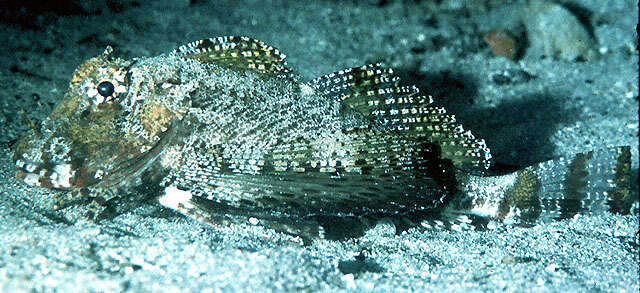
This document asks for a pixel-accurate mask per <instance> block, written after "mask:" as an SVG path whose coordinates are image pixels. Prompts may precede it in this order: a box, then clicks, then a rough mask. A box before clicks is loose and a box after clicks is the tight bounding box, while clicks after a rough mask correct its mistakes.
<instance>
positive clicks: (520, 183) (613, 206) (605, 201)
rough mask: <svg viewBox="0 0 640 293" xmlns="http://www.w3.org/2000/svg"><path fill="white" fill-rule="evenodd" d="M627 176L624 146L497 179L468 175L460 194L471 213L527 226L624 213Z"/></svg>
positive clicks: (628, 202) (630, 197)
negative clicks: (591, 215) (579, 216)
mask: <svg viewBox="0 0 640 293" xmlns="http://www.w3.org/2000/svg"><path fill="white" fill-rule="evenodd" d="M630 172H631V152H630V147H628V146H624V147H616V148H609V149H603V150H597V151H591V152H586V153H580V154H576V155H572V156H568V157H563V158H558V159H555V160H550V161H546V162H542V163H539V164H536V165H533V166H530V167H527V168H525V169H523V170H520V171H517V172H515V173H511V174H507V175H502V176H493V177H479V176H472V175H470V176H469V177H468V180H466V181H465V183H463V184H462V186H461V190H462V191H463V192H465V193H466V194H467V195H468V196H469V197H470V199H471V201H472V204H471V205H472V207H471V210H472V212H475V213H477V214H481V215H485V216H489V217H492V218H494V219H497V220H501V221H504V222H508V223H518V224H524V225H531V224H535V223H537V222H540V221H541V222H545V221H548V220H558V219H566V218H571V217H573V216H575V215H576V214H578V213H586V214H598V213H602V212H604V211H609V212H613V213H621V214H628V213H629V212H630V210H631V207H632V205H633V202H634V200H637V194H635V192H634V191H633V190H632V187H631V174H630Z"/></svg>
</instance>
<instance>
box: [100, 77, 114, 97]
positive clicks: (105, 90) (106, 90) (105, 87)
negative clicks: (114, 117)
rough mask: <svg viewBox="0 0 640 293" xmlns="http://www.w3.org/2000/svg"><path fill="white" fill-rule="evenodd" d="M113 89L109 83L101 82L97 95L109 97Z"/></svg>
mask: <svg viewBox="0 0 640 293" xmlns="http://www.w3.org/2000/svg"><path fill="white" fill-rule="evenodd" d="M114 90H115V87H114V86H113V83H111V82H110V81H103V82H101V83H100V84H98V93H99V94H100V95H101V96H103V97H105V98H106V97H109V96H111V95H112V94H113V91H114Z"/></svg>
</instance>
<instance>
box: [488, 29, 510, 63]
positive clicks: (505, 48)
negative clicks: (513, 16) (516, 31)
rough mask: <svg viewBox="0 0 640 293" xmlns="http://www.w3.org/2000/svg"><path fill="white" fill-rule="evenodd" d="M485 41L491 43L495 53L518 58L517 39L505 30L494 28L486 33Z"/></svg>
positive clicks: (500, 55) (499, 55) (490, 45)
mask: <svg viewBox="0 0 640 293" xmlns="http://www.w3.org/2000/svg"><path fill="white" fill-rule="evenodd" d="M484 41H485V42H486V43H487V44H488V45H489V47H490V48H491V51H492V52H493V55H495V56H498V57H506V58H508V59H511V60H514V59H516V53H517V52H518V48H517V47H516V40H515V39H514V38H513V37H512V36H511V34H509V33H508V32H507V31H504V30H492V31H490V32H488V33H486V34H485V35H484Z"/></svg>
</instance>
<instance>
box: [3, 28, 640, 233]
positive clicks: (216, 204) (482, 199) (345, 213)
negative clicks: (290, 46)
mask: <svg viewBox="0 0 640 293" xmlns="http://www.w3.org/2000/svg"><path fill="white" fill-rule="evenodd" d="M111 51H112V50H111V49H110V48H107V50H106V51H105V52H104V53H103V54H102V55H100V56H98V57H95V58H92V59H89V60H88V61H86V62H85V63H84V64H82V65H80V67H78V69H77V70H76V71H75V73H74V75H73V78H72V79H71V82H70V87H69V90H68V92H67V93H66V94H65V96H64V98H63V99H62V100H61V101H60V103H59V104H58V105H57V106H56V108H55V109H54V110H53V112H52V113H51V115H50V116H49V117H48V118H47V119H46V120H44V121H42V122H40V123H38V124H37V125H35V126H34V127H33V128H34V129H33V130H32V131H31V132H30V133H29V134H28V135H27V136H26V137H24V138H23V139H22V140H20V141H19V142H18V144H17V146H16V150H15V154H14V162H15V164H16V166H17V169H18V171H17V178H18V179H19V180H21V181H23V182H24V183H26V184H29V185H32V186H41V187H46V188H53V189H57V190H64V191H67V192H64V193H61V194H62V196H61V197H60V198H58V199H57V200H58V206H59V207H64V206H68V205H70V204H71V203H82V202H84V203H87V202H88V203H89V204H90V206H91V207H92V208H91V211H90V212H89V213H88V215H87V216H88V217H89V218H92V219H99V218H100V217H101V215H103V214H104V211H105V208H106V207H109V205H110V204H112V203H114V202H117V201H118V200H121V201H122V200H123V199H126V200H124V201H126V202H133V203H136V202H138V201H137V199H139V198H142V197H144V196H149V193H151V196H155V197H156V198H157V200H158V201H159V203H160V204H161V205H163V206H165V207H168V208H171V209H173V210H176V211H178V212H180V213H183V214H185V215H187V216H190V217H193V218H195V219H198V220H200V221H202V222H206V223H213V224H225V223H251V224H254V225H255V224H260V225H263V226H265V227H269V228H273V229H276V230H278V231H283V232H287V233H291V234H295V235H302V236H309V237H318V236H322V233H323V231H324V230H323V229H327V228H328V227H330V226H332V224H331V223H335V222H333V221H332V219H336V218H337V219H340V218H349V217H351V218H367V217H382V216H392V215H416V214H418V215H427V216H433V215H439V214H445V212H446V211H464V214H467V215H477V216H481V217H485V218H487V219H494V220H500V221H504V222H510V223H535V222H536V221H539V220H543V219H550V218H566V217H571V216H573V215H574V214H576V213H578V212H581V211H587V212H599V211H604V210H609V211H617V212H624V211H628V209H629V206H630V201H631V197H632V196H631V195H630V187H629V184H630V182H629V181H630V179H629V169H630V152H629V148H628V147H620V148H612V149H607V150H603V151H596V152H589V153H584V154H578V155H574V156H571V157H568V158H564V159H557V160H553V161H549V162H544V163H540V164H538V165H535V166H531V167H528V168H526V169H523V170H520V171H517V172H515V173H511V174H506V175H500V176H489V175H488V174H489V173H488V172H487V171H486V170H487V168H488V167H489V166H490V161H491V155H490V152H489V149H488V148H487V146H486V144H485V142H484V141H483V140H482V139H478V138H476V137H474V136H473V135H472V134H471V133H470V132H468V131H465V130H464V129H463V128H462V126H461V125H460V124H458V123H457V122H456V119H455V117H454V116H453V115H450V114H448V113H447V112H446V111H445V109H443V108H440V107H436V106H433V105H431V102H432V99H431V97H430V96H427V95H422V94H420V92H419V91H418V89H417V88H416V87H412V86H402V85H401V84H400V81H399V79H398V77H397V76H395V75H394V74H393V71H392V70H391V69H388V68H383V67H382V66H381V65H366V66H362V67H358V68H352V69H348V70H343V71H339V72H336V73H332V74H329V75H326V76H322V77H319V78H317V79H314V80H312V81H310V82H302V81H300V80H299V78H298V77H296V75H295V74H294V73H293V72H292V71H291V70H290V69H289V68H288V67H287V64H286V62H285V60H284V57H285V56H284V55H283V54H281V53H280V52H279V51H278V50H277V49H274V48H273V47H270V46H268V45H266V44H264V43H263V42H261V41H257V40H254V39H251V38H247V37H217V38H210V39H205V40H200V41H196V42H193V43H190V44H187V45H184V46H181V47H179V48H177V49H175V50H173V51H172V52H170V53H167V54H163V55H160V56H157V57H151V58H136V59H133V60H123V59H120V58H117V57H114V56H113V53H112V52H111ZM145 194H146V195H145ZM462 222H463V221H461V223H462ZM451 225H457V224H455V223H452V224H451Z"/></svg>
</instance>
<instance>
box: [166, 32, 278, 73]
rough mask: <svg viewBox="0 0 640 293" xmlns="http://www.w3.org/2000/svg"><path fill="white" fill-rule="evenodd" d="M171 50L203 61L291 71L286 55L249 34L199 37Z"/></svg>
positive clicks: (239, 66)
mask: <svg viewBox="0 0 640 293" xmlns="http://www.w3.org/2000/svg"><path fill="white" fill-rule="evenodd" d="M172 53H175V54H179V55H181V56H185V57H188V58H193V59H196V60H198V61H200V62H206V63H215V64H217V65H220V66H224V67H231V68H234V69H241V70H255V71H258V72H261V73H271V74H274V75H275V74H285V75H288V74H290V72H291V70H290V69H289V68H287V62H286V61H285V60H284V59H285V57H286V56H285V55H284V54H282V53H280V51H279V50H278V49H276V48H273V47H271V46H269V45H267V44H265V43H264V42H262V41H259V40H256V39H252V38H249V37H236V36H224V37H215V38H208V39H203V40H198V41H195V42H191V43H188V44H186V45H182V46H180V47H178V48H176V49H175V50H173V51H172Z"/></svg>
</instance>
